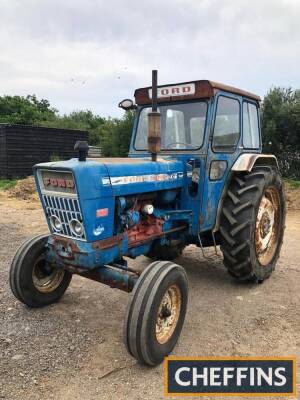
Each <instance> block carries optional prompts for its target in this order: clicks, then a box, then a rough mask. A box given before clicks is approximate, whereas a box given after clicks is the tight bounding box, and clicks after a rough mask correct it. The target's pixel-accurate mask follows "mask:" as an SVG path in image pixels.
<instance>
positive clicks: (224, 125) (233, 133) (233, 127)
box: [212, 96, 240, 152]
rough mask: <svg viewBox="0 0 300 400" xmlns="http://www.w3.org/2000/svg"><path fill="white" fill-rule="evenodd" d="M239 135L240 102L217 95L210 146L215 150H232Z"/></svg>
mask: <svg viewBox="0 0 300 400" xmlns="http://www.w3.org/2000/svg"><path fill="white" fill-rule="evenodd" d="M239 137H240V103H239V101H238V100H236V99H232V98H230V97H225V96H219V97H218V102H217V111H216V118H215V125H214V133H213V142H212V146H213V149H214V150H215V151H225V152H233V151H234V150H235V148H236V146H237V143H238V141H239Z"/></svg>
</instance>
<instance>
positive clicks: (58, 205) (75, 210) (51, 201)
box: [43, 194, 85, 239]
mask: <svg viewBox="0 0 300 400" xmlns="http://www.w3.org/2000/svg"><path fill="white" fill-rule="evenodd" d="M43 200H44V203H45V207H46V213H47V218H48V221H49V220H50V217H51V215H55V216H56V217H58V218H59V219H60V221H61V223H62V230H61V232H59V234H61V235H64V236H69V237H72V238H76V239H85V233H84V232H83V235H82V236H81V237H78V236H76V235H75V234H74V233H73V232H72V231H71V229H70V226H69V222H70V221H71V220H72V219H77V220H78V221H82V215H81V210H80V206H79V202H78V199H76V198H69V197H59V196H50V195H45V194H43ZM53 232H54V233H57V232H55V231H53Z"/></svg>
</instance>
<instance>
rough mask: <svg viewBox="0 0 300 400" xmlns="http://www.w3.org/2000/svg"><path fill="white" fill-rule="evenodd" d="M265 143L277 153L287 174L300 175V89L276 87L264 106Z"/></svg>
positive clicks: (265, 99) (269, 150)
mask: <svg viewBox="0 0 300 400" xmlns="http://www.w3.org/2000/svg"><path fill="white" fill-rule="evenodd" d="M262 133H263V147H264V151H265V152H267V153H273V154H275V155H276V156H277V158H278V162H279V165H280V169H281V172H282V174H283V175H284V176H286V177H290V178H296V179H300V90H299V89H298V90H292V89H291V88H287V89H286V88H280V87H275V88H273V89H271V90H270V91H269V92H268V93H267V95H266V96H265V98H264V101H263V107H262Z"/></svg>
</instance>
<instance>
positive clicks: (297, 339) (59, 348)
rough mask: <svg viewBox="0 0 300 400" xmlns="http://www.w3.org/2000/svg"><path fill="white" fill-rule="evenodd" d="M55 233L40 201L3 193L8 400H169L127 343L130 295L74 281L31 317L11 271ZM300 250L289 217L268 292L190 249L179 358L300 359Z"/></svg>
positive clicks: (159, 379) (298, 228) (1, 277)
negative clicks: (18, 256)
mask: <svg viewBox="0 0 300 400" xmlns="http://www.w3.org/2000/svg"><path fill="white" fill-rule="evenodd" d="M46 231H47V227H46V224H45V222H44V217H43V213H42V211H41V209H40V206H39V203H38V202H37V201H35V200H34V199H33V200H32V199H30V200H27V201H26V200H22V201H21V200H16V199H13V198H9V197H8V196H7V194H3V192H0V282H1V283H2V284H1V286H0V399H9V400H14V399H18V400H19V399H22V400H29V399H30V400H35V399H46V400H48V399H55V400H79V399H80V400H94V399H104V400H105V399H118V400H122V399H132V400H134V399H145V400H146V399H151V400H152V399H163V398H164V395H163V370H162V366H159V367H156V368H147V367H142V366H140V365H138V364H137V363H136V362H135V360H134V359H132V358H131V357H130V356H129V355H128V354H127V352H126V350H125V347H124V345H123V342H122V328H123V316H124V311H125V307H126V304H127V301H128V295H127V294H126V293H123V292H121V291H118V290H115V289H110V288H108V287H106V286H103V285H100V284H97V283H95V282H92V281H88V280H85V279H84V278H80V277H76V276H75V277H74V278H73V280H72V283H71V286H70V288H69V289H68V290H67V292H66V294H65V296H64V297H63V298H62V299H61V301H60V302H59V303H57V304H53V305H51V306H49V307H46V308H43V309H29V308H27V307H25V306H24V305H23V304H21V303H19V302H18V301H17V300H16V299H15V298H14V297H13V295H12V293H11V292H10V289H9V284H8V271H9V265H10V262H11V259H12V257H13V255H14V253H15V251H16V249H17V247H18V246H19V245H20V243H21V242H22V241H23V240H24V239H26V238H27V237H29V236H31V235H33V234H37V233H40V232H46ZM299 242H300V211H289V213H288V215H287V228H286V234H285V239H284V245H283V249H282V253H281V257H280V259H279V262H278V264H277V268H276V271H275V272H274V273H273V275H272V276H271V278H270V279H268V280H267V281H266V282H264V283H263V284H261V285H252V284H251V285H250V284H238V283H236V282H235V281H234V280H233V279H232V278H230V277H229V275H228V274H227V273H226V271H225V269H224V268H223V265H222V257H221V256H216V255H215V254H214V251H213V249H208V250H207V256H208V257H209V260H206V259H204V258H203V257H202V255H201V252H200V250H199V249H198V248H196V247H195V246H189V247H187V248H186V249H185V251H184V253H183V256H182V257H180V258H178V259H177V260H176V262H177V263H178V264H181V265H183V266H184V267H185V268H186V270H187V273H188V277H189V286H190V292H189V293H190V298H189V306H188V313H187V316H186V321H185V325H184V328H183V331H182V334H181V337H180V340H179V343H178V345H177V346H176V348H175V350H174V352H173V354H174V355H177V356H226V355H230V356H231V355H232V356H233V355H236V356H247V355H249V356H250V355H251V356H267V355H274V356H289V355H296V356H297V358H298V360H300V290H299V287H300V286H299V279H300V265H299V264H300V246H299ZM148 262H149V261H148V259H147V258H145V257H139V258H138V259H136V260H134V261H133V260H130V261H129V265H131V266H132V265H134V264H137V263H139V264H142V265H143V266H144V265H146V264H147V263H148ZM298 362H299V361H298ZM298 381H299V375H298ZM298 391H299V387H298ZM206 398H207V399H209V398H210V397H209V396H208V397H206ZM278 398H279V397H278ZM273 399H274V397H273Z"/></svg>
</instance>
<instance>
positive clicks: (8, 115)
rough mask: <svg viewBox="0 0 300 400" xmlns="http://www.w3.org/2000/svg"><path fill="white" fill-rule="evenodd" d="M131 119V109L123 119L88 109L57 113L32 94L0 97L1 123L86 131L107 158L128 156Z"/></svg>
mask: <svg viewBox="0 0 300 400" xmlns="http://www.w3.org/2000/svg"><path fill="white" fill-rule="evenodd" d="M133 119H134V113H133V112H130V111H129V112H127V113H125V114H124V116H123V117H122V118H103V117H100V116H99V115H95V114H93V113H92V111H90V110H81V111H74V112H72V113H70V114H68V115H63V116H60V115H59V114H58V112H57V110H56V109H55V108H52V107H51V106H50V103H49V101H48V100H45V99H42V100H38V99H37V98H36V96H35V95H30V96H27V97H21V96H2V97H1V96H0V123H1V122H2V123H10V124H22V125H37V126H46V127H51V128H64V129H80V130H86V131H88V132H89V144H90V145H92V146H100V147H101V148H102V154H103V155H104V156H109V157H112V156H114V157H122V156H126V155H127V153H128V149H129V143H130V137H131V131H132V126H133ZM53 157H54V159H53V160H56V158H55V155H53ZM53 160H52V161H53Z"/></svg>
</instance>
